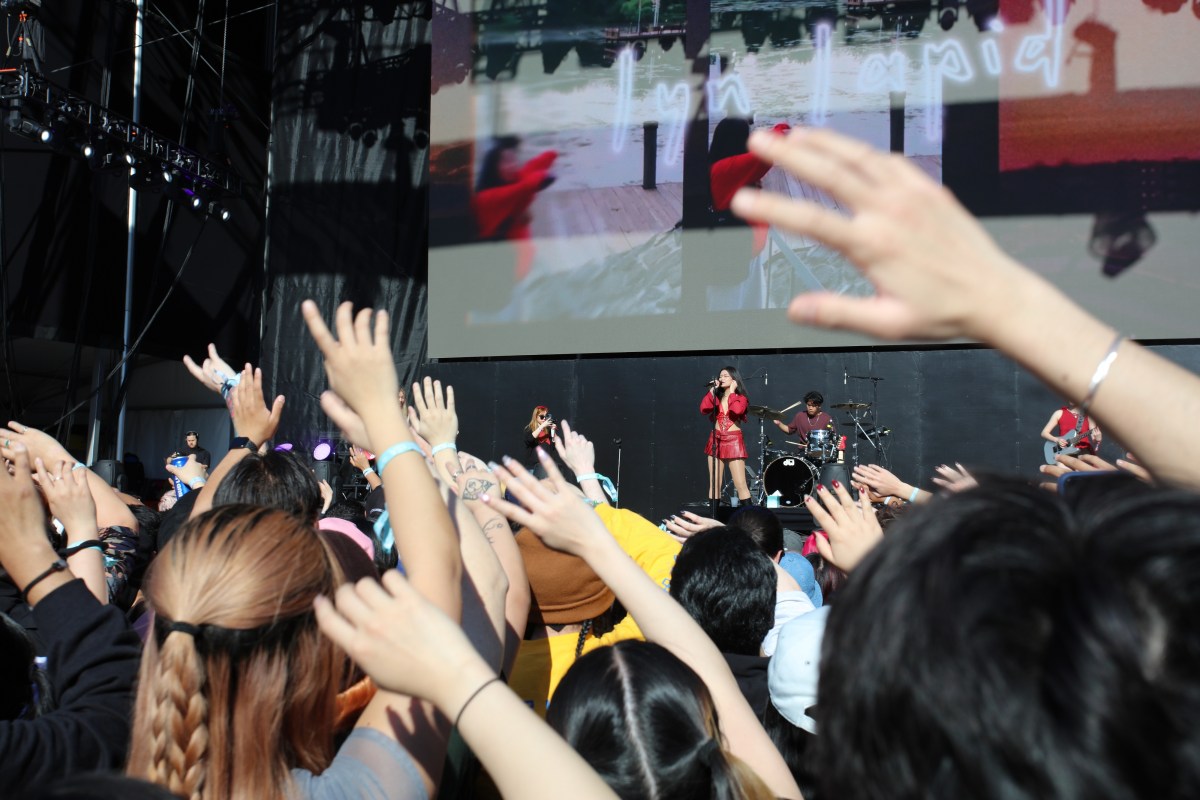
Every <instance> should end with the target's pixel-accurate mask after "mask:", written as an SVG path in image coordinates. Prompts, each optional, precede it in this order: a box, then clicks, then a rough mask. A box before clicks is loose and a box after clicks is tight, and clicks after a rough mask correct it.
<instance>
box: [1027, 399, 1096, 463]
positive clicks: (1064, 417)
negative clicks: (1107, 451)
mask: <svg viewBox="0 0 1200 800" xmlns="http://www.w3.org/2000/svg"><path fill="white" fill-rule="evenodd" d="M1078 413H1079V407H1078V406H1075V405H1071V406H1063V407H1062V408H1060V409H1059V410H1058V411H1055V412H1054V413H1053V414H1051V415H1050V421H1049V422H1047V423H1046V427H1044V428H1042V438H1043V439H1045V440H1046V441H1047V442H1052V443H1053V444H1054V452H1055V453H1056V454H1057V453H1058V451H1059V450H1063V449H1066V450H1067V455H1086V454H1088V453H1095V452H1097V451H1098V450H1099V449H1100V441H1101V439H1102V438H1103V437H1102V435H1101V433H1100V426H1098V425H1096V423H1095V422H1093V421H1092V419H1091V417H1083V418H1082V419H1080V418H1079V416H1078ZM1052 431H1053V432H1052ZM1049 449H1050V448H1047V450H1049ZM1046 455H1047V459H1049V455H1050V454H1049V452H1047V454H1046Z"/></svg>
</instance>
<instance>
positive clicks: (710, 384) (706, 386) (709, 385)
mask: <svg viewBox="0 0 1200 800" xmlns="http://www.w3.org/2000/svg"><path fill="white" fill-rule="evenodd" d="M718 383H720V381H718V380H716V379H715V378H714V379H713V380H711V381H709V382H708V383H706V384H704V388H706V389H711V388H712V387H714V386H716V385H717V384H718Z"/></svg>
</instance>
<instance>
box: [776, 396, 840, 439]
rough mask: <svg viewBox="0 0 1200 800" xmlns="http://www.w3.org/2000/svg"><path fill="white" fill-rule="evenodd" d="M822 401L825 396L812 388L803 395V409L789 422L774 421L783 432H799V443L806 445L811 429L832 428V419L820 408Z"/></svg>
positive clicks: (823, 401)
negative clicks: (785, 423)
mask: <svg viewBox="0 0 1200 800" xmlns="http://www.w3.org/2000/svg"><path fill="white" fill-rule="evenodd" d="M824 403H825V396H824V395H823V394H821V393H820V392H818V391H816V390H815V389H814V390H813V391H811V392H809V393H808V394H806V395H804V410H803V411H801V412H799V413H798V414H796V416H794V417H792V421H791V423H790V424H788V425H784V424H783V423H782V422H780V421H779V420H775V421H774V422H775V424H776V425H778V426H779V429H780V430H782V431H784V432H785V433H792V434H799V435H800V441H801V443H803V444H804V446H805V447H807V446H808V434H809V433H811V432H812V431H820V430H830V431H831V430H833V419H832V418H831V417H830V416H829V415H828V414H826V413H825V412H824V411H822V410H821V406H822V405H823V404H824Z"/></svg>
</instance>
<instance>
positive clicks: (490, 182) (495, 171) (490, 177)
mask: <svg viewBox="0 0 1200 800" xmlns="http://www.w3.org/2000/svg"><path fill="white" fill-rule="evenodd" d="M520 146H521V138H520V137H519V136H497V137H496V138H495V139H493V140H492V146H491V147H489V148H488V151H487V153H485V154H484V156H483V162H482V163H481V164H480V165H479V179H478V180H476V181H475V191H477V192H482V191H483V190H484V189H494V188H496V187H497V186H506V185H508V183H509V181H506V180H504V178H503V177H501V175H500V157H501V156H503V155H504V152H505V151H506V150H516V149H517V148H518V147H520Z"/></svg>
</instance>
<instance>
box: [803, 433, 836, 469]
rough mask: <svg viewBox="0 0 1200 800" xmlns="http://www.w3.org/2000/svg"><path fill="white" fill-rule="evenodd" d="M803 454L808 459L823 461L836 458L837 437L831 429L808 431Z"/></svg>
mask: <svg viewBox="0 0 1200 800" xmlns="http://www.w3.org/2000/svg"><path fill="white" fill-rule="evenodd" d="M804 455H805V457H806V458H808V459H809V460H810V461H815V462H817V463H819V464H820V463H824V462H826V461H835V460H837V437H836V436H835V435H834V433H833V431H831V430H828V429H821V430H816V431H809V432H808V446H807V447H806V448H805V450H804Z"/></svg>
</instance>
